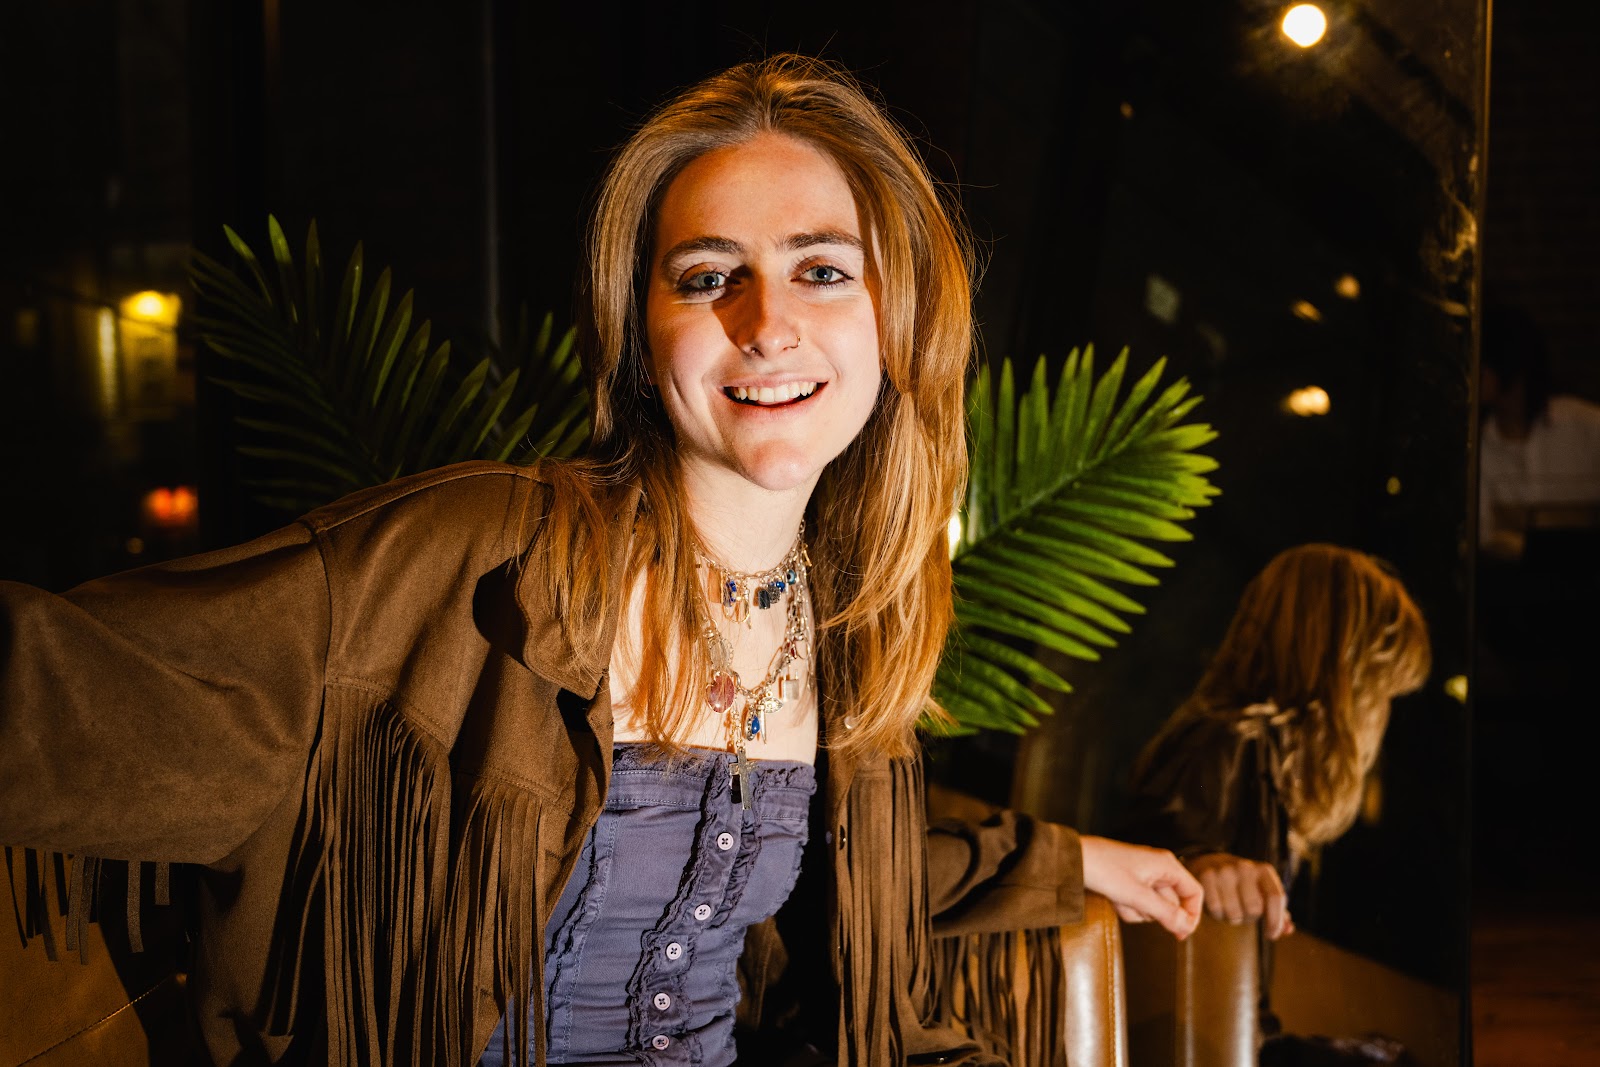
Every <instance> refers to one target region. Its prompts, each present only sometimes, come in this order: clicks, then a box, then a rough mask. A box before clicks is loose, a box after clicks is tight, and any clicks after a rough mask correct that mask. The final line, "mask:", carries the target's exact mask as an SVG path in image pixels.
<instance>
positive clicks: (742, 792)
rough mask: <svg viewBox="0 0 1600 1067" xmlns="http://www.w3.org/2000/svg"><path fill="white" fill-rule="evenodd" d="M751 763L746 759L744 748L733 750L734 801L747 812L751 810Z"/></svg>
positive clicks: (741, 746)
mask: <svg viewBox="0 0 1600 1067" xmlns="http://www.w3.org/2000/svg"><path fill="white" fill-rule="evenodd" d="M750 793H751V789H750V761H749V760H747V759H745V758H744V746H743V745H740V746H739V747H738V748H736V749H734V750H733V799H735V800H737V801H738V802H739V806H740V807H742V808H744V809H745V810H746V811H749V810H750Z"/></svg>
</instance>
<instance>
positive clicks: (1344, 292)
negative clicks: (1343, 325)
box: [1333, 274, 1361, 300]
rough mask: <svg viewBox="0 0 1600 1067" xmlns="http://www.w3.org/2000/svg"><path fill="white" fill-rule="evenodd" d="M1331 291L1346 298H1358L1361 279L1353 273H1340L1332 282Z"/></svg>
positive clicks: (1359, 296)
mask: <svg viewBox="0 0 1600 1067" xmlns="http://www.w3.org/2000/svg"><path fill="white" fill-rule="evenodd" d="M1333 291H1334V292H1336V293H1338V294H1339V295H1340V296H1342V297H1344V298H1345V299H1346V300H1359V299H1360V298H1361V281H1360V279H1358V278H1357V277H1356V276H1355V275H1354V274H1341V275H1339V280H1338V281H1336V282H1334V283H1333Z"/></svg>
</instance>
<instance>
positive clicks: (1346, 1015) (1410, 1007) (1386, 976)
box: [1272, 933, 1542, 1067]
mask: <svg viewBox="0 0 1600 1067" xmlns="http://www.w3.org/2000/svg"><path fill="white" fill-rule="evenodd" d="M1272 1008H1273V1010H1274V1011H1275V1012H1277V1014H1278V1018H1279V1019H1281V1020H1282V1022H1283V1028H1284V1030H1285V1031H1287V1032H1289V1033H1292V1034H1323V1035H1329V1036H1338V1037H1359V1036H1362V1035H1365V1034H1370V1033H1377V1034H1382V1035H1384V1036H1385V1037H1389V1038H1393V1039H1394V1040H1396V1041H1399V1042H1400V1043H1401V1044H1402V1045H1404V1046H1405V1047H1406V1049H1407V1050H1408V1051H1409V1052H1410V1053H1411V1055H1413V1056H1414V1057H1416V1060H1417V1063H1419V1064H1420V1065H1421V1067H1456V1065H1457V1064H1459V1063H1460V1062H1461V1038H1460V1028H1461V1015H1460V1006H1459V999H1458V997H1457V996H1456V994H1454V993H1452V992H1451V991H1449V990H1445V989H1439V988H1437V987H1436V986H1432V985H1429V984H1428V983H1426V982H1423V981H1419V980H1418V979H1416V978H1412V977H1410V976H1409V975H1405V974H1401V973H1400V972H1399V971H1395V970H1392V969H1391V968H1388V967H1385V966H1384V965H1383V964H1381V963H1377V962H1376V961H1374V960H1370V959H1367V958H1366V957H1364V956H1358V955H1356V954H1355V953H1353V952H1349V951H1346V950H1345V949H1342V948H1339V947H1338V946H1336V945H1332V944H1329V943H1328V942H1326V941H1322V940H1319V939H1318V938H1315V937H1312V936H1311V935H1310V934H1305V933H1295V934H1290V935H1289V936H1288V937H1285V938H1283V939H1282V940H1280V941H1279V942H1278V949H1277V963H1276V967H1275V970H1274V973H1273V976H1272ZM1536 1062H1537V1061H1525V1065H1526V1067H1534V1064H1535V1063H1536ZM1541 1067H1542V1065H1541Z"/></svg>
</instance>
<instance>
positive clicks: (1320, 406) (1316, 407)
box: [1283, 385, 1331, 416]
mask: <svg viewBox="0 0 1600 1067" xmlns="http://www.w3.org/2000/svg"><path fill="white" fill-rule="evenodd" d="M1283 406H1284V409H1285V410H1286V411H1290V412H1292V413H1294V414H1296V415H1300V416H1311V415H1326V414H1327V413H1328V409H1329V407H1330V406H1331V405H1330V402H1329V400H1328V391H1327V390H1326V389H1324V388H1322V386H1320V385H1308V386H1306V387H1305V388H1303V389H1296V390H1295V391H1294V392H1292V393H1290V394H1289V395H1288V396H1287V397H1285V398H1284V400H1283Z"/></svg>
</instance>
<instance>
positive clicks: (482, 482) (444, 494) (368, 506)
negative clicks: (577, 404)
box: [302, 460, 545, 534]
mask: <svg viewBox="0 0 1600 1067" xmlns="http://www.w3.org/2000/svg"><path fill="white" fill-rule="evenodd" d="M544 482H545V479H544V478H542V477H541V476H540V473H539V469H538V467H537V466H526V467H522V466H516V465H514V464H510V463H495V462H491V461H488V460H473V461H469V462H466V463H453V464H451V465H449V466H447V467H438V468H436V469H434V470H429V471H423V472H421V473H420V474H412V475H407V476H406V477H404V478H396V479H395V480H394V481H392V482H384V483H383V484H382V485H374V486H372V487H370V488H367V489H360V490H357V491H356V492H354V493H351V494H350V495H348V496H345V497H341V498H340V499H338V500H336V501H334V502H333V503H331V504H326V505H324V506H323V507H320V508H318V509H316V510H315V511H313V512H311V513H309V514H307V515H306V516H305V517H304V518H303V519H302V521H303V522H304V523H305V524H306V525H307V526H309V527H311V529H312V530H313V531H314V532H316V533H318V534H326V533H329V532H332V531H334V530H337V529H338V528H339V527H342V526H347V525H350V524H352V523H359V522H362V521H363V520H367V521H375V520H388V521H395V520H399V521H408V520H409V521H414V522H419V523H429V522H438V523H440V524H445V525H452V526H453V525H458V524H459V523H460V522H461V520H462V519H464V518H471V517H482V516H484V515H490V514H496V513H501V512H504V511H506V510H507V509H509V508H510V507H512V506H513V505H514V504H515V505H525V504H526V502H527V500H528V498H529V496H530V494H531V493H533V492H534V491H535V490H536V488H537V487H538V486H540V485H543V484H544Z"/></svg>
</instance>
